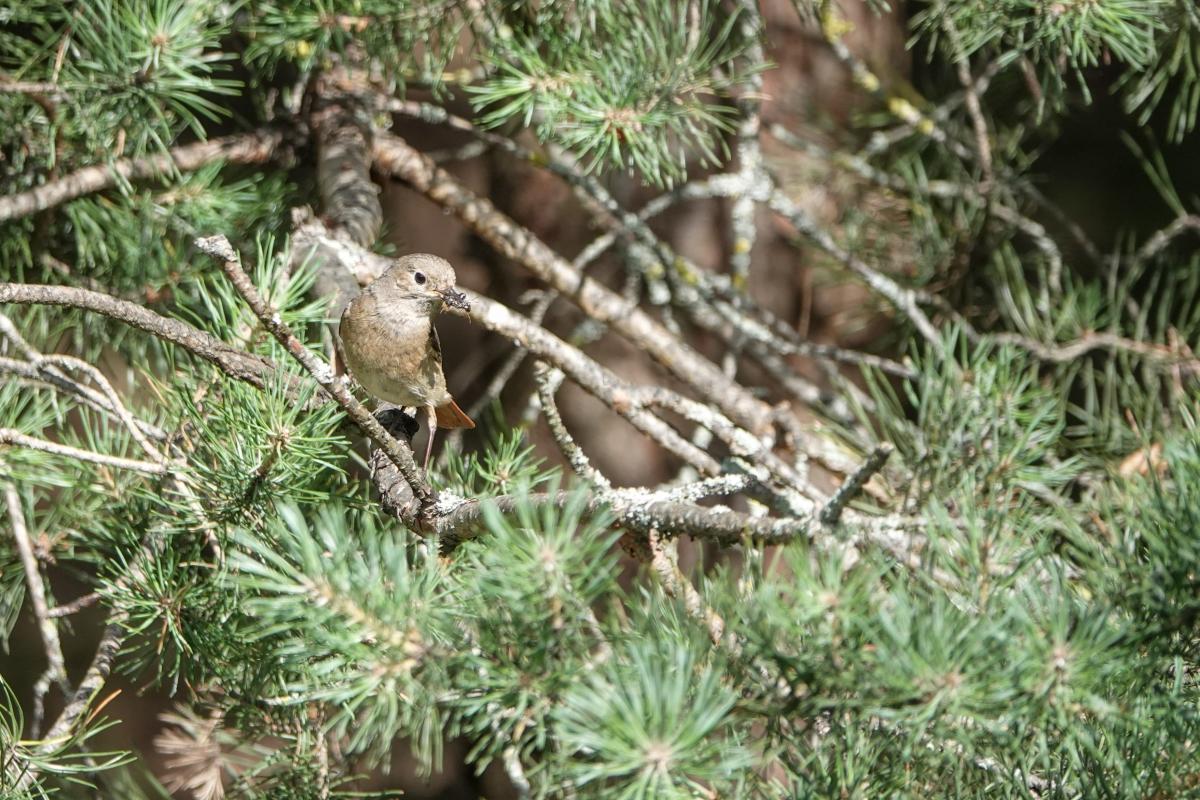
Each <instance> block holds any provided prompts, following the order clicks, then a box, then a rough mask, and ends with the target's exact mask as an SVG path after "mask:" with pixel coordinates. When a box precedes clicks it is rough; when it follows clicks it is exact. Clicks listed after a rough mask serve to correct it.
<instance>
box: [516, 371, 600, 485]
mask: <svg viewBox="0 0 1200 800" xmlns="http://www.w3.org/2000/svg"><path fill="white" fill-rule="evenodd" d="M533 376H534V380H536V381H537V387H538V397H539V398H540V399H541V402H542V413H543V414H545V416H546V424H548V425H549V426H550V433H551V434H552V435H553V436H554V441H555V442H557V443H558V449H560V450H562V454H563V455H564V456H565V457H566V459H567V463H569V464H570V465H571V469H573V470H575V474H576V475H578V476H579V477H580V478H582V479H583V480H585V481H587V482H588V483H589V484H591V485H592V486H596V487H598V488H601V489H610V488H612V484H611V483H609V480H608V478H606V477H604V475H603V473H601V472H600V470H598V469H596V468H595V467H593V466H592V463H591V462H590V461H589V460H588V457H587V454H586V453H584V452H583V448H582V447H580V446H579V443H578V442H576V441H575V440H574V439H573V438H571V432H570V431H568V430H567V426H566V423H564V422H563V419H562V416H561V415H560V414H559V413H558V406H556V405H555V404H554V394H555V392H557V391H558V387H559V386H561V385H562V381H563V373H562V370H560V369H557V368H554V367H548V366H546V364H545V362H542V361H539V362H537V363H536V364H534V365H533Z"/></svg>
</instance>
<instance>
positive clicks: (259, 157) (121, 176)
mask: <svg viewBox="0 0 1200 800" xmlns="http://www.w3.org/2000/svg"><path fill="white" fill-rule="evenodd" d="M282 142H283V132H282V131H279V130H267V129H262V130H258V131H254V132H253V133H243V134H237V135H235V136H226V137H224V138H221V139H213V140H211V141H207V142H197V143H195V144H189V145H184V146H183V147H176V148H174V149H173V150H170V151H168V152H167V153H164V154H161V155H156V156H147V157H146V158H139V159H129V158H122V159H119V160H118V161H115V162H113V163H112V164H111V165H109V164H102V165H96V166H93V167H84V168H83V169H80V170H77V171H76V172H72V173H71V174H70V175H64V176H63V177H61V178H59V179H58V180H55V181H52V182H50V183H47V184H44V185H42V186H39V187H37V188H36V189H30V190H29V191H26V192H20V193H18V194H12V195H8V196H7V197H0V222H3V221H5V220H10V219H19V218H21V217H27V216H29V215H30V214H34V213H37V212H39V211H45V210H46V209H48V208H53V207H54V206H57V205H61V204H63V203H66V202H68V201H70V200H74V199H76V198H78V197H82V196H84V195H86V194H92V193H93V192H99V191H102V190H104V189H108V188H111V187H113V186H116V185H117V183H118V181H128V180H144V179H147V178H155V177H159V176H162V175H168V174H170V173H172V172H176V171H178V172H193V171H195V170H197V169H200V168H201V167H203V166H205V165H207V164H211V163H213V162H215V161H227V162H229V163H233V164H261V163H263V162H265V161H267V160H269V159H270V158H271V157H272V156H273V155H274V154H275V152H276V151H277V150H278V149H279V146H280V144H281V143H282Z"/></svg>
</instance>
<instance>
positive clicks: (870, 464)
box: [821, 443, 893, 527]
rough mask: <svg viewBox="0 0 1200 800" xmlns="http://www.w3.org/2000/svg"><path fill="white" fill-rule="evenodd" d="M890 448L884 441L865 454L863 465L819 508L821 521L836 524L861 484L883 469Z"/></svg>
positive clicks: (831, 524)
mask: <svg viewBox="0 0 1200 800" xmlns="http://www.w3.org/2000/svg"><path fill="white" fill-rule="evenodd" d="M892 449H893V448H892V446H891V445H890V444H886V443H885V444H881V445H879V446H878V447H876V448H875V449H874V450H872V451H871V455H869V456H867V460H866V461H864V462H863V465H862V466H861V467H859V468H858V469H857V470H855V471H854V473H853V474H852V475H850V476H849V477H848V478H846V480H845V481H843V482H842V485H841V486H840V487H838V490H837V491H836V492H834V494H833V497H831V498H829V502H828V503H826V504H825V507H824V508H822V509H821V522H822V523H824V524H825V525H827V526H829V527H833V526H834V525H837V523H838V520H839V519H840V518H841V516H842V511H844V510H845V508H846V504H847V503H849V502H850V501H851V500H853V499H854V497H855V495H857V494H858V493H859V492H860V491H862V488H863V486H865V485H866V483H867V481H869V480H870V479H871V476H872V475H874V474H875V473H876V472H879V470H881V469H883V465H884V464H885V463H887V460H888V457H889V456H891V454H892Z"/></svg>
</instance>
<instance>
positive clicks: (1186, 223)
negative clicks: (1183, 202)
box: [1135, 214, 1200, 261]
mask: <svg viewBox="0 0 1200 800" xmlns="http://www.w3.org/2000/svg"><path fill="white" fill-rule="evenodd" d="M1188 231H1196V232H1197V233H1200V215H1196V214H1184V215H1182V216H1180V217H1177V218H1176V219H1175V221H1174V222H1172V223H1171V224H1170V225H1168V226H1167V227H1165V228H1163V229H1162V230H1160V231H1158V232H1156V233H1155V234H1154V235H1153V236H1151V237H1150V238H1149V239H1147V240H1146V243H1145V244H1144V245H1142V247H1141V249H1139V250H1138V251H1137V255H1136V256H1135V258H1136V260H1138V261H1148V260H1150V259H1152V258H1154V257H1155V256H1156V255H1158V254H1159V253H1161V252H1162V251H1163V250H1165V249H1166V248H1167V246H1168V245H1170V244H1171V242H1173V241H1175V239H1176V238H1177V237H1179V236H1180V235H1182V234H1184V233H1187V232H1188Z"/></svg>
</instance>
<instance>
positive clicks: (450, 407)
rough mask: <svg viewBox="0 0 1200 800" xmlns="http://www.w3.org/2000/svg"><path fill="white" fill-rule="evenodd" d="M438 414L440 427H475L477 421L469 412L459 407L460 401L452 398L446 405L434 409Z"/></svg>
mask: <svg viewBox="0 0 1200 800" xmlns="http://www.w3.org/2000/svg"><path fill="white" fill-rule="evenodd" d="M434 412H435V413H436V414H437V426H438V427H439V428H474V427H475V421H474V420H473V419H471V418H470V417H468V416H467V412H465V411H463V410H462V409H461V408H459V407H458V403H456V402H454V401H453V400H451V401H450V402H449V403H446V404H445V405H441V406H438V407H437V408H436V409H434Z"/></svg>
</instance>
